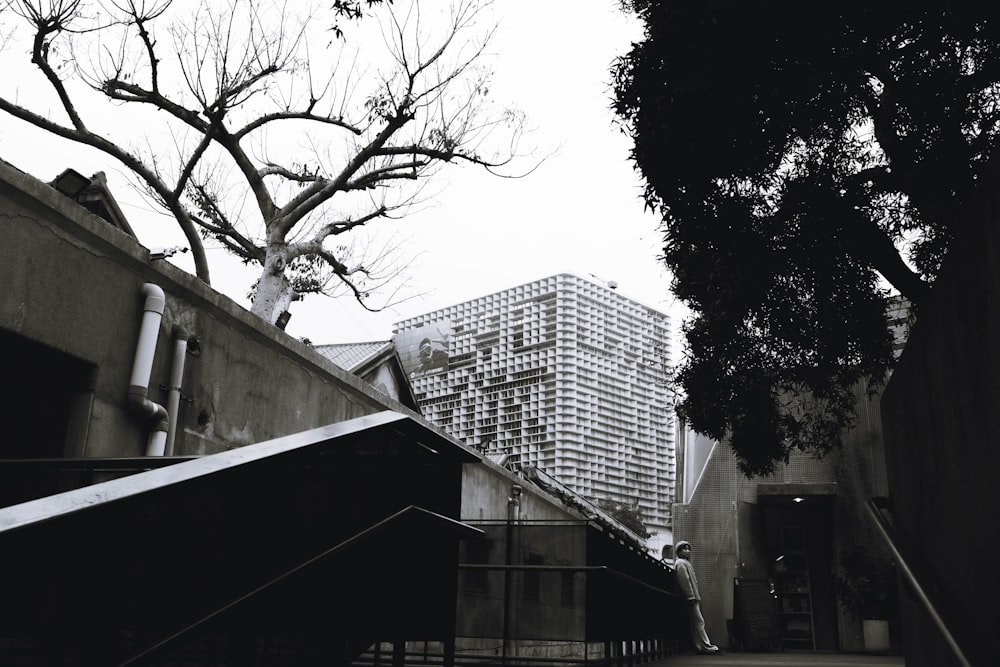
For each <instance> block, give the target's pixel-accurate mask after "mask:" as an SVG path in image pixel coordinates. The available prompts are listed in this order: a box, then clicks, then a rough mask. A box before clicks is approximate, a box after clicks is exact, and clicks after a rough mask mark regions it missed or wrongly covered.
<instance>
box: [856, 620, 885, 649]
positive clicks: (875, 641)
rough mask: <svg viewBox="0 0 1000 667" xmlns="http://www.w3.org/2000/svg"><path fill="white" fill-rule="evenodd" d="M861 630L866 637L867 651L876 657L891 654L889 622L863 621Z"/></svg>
mask: <svg viewBox="0 0 1000 667" xmlns="http://www.w3.org/2000/svg"><path fill="white" fill-rule="evenodd" d="M861 629H862V632H863V633H864V636H865V651H866V652H868V653H871V654H874V655H885V654H886V653H888V652H889V621H879V620H870V619H869V620H863V621H861Z"/></svg>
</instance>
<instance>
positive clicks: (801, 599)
mask: <svg viewBox="0 0 1000 667" xmlns="http://www.w3.org/2000/svg"><path fill="white" fill-rule="evenodd" d="M803 486H805V485H803ZM789 490H791V491H793V493H792V494H788V495H786V494H778V495H762V494H761V495H758V508H759V512H760V519H761V521H760V528H761V529H762V531H763V540H762V543H763V544H764V545H765V547H764V550H763V553H762V554H761V555H762V556H764V557H765V559H766V560H765V562H766V563H767V569H768V574H767V576H768V577H769V578H770V579H771V580H772V581H773V583H774V591H775V596H776V601H775V602H776V604H777V607H778V609H777V611H778V621H779V631H780V633H781V645H782V647H783V648H787V649H802V650H817V651H836V650H837V649H838V646H839V642H838V637H837V612H836V609H837V606H836V596H835V593H834V587H833V575H832V572H833V502H834V498H835V496H834V495H832V494H824V493H819V494H817V493H812V494H810V493H806V492H805V491H806V490H807V489H798V490H796V489H789ZM809 490H813V489H809ZM796 491H801V492H796Z"/></svg>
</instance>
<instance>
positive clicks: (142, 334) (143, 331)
mask: <svg viewBox="0 0 1000 667" xmlns="http://www.w3.org/2000/svg"><path fill="white" fill-rule="evenodd" d="M142 293H143V294H144V295H145V296H146V300H145V302H144V303H143V307H142V323H141V324H140V325H139V340H138V341H137V342H136V347H135V360H134V361H133V362H132V376H131V378H130V379H129V387H128V402H129V405H131V406H132V409H133V410H135V412H136V413H138V414H139V416H140V417H143V418H146V419H148V420H150V421H153V422H155V425H154V426H153V430H152V431H151V432H150V433H149V438H148V439H147V441H146V456H162V455H163V449H164V446H165V445H166V440H167V410H166V408H164V407H163V406H162V405H160V404H159V403H154V402H153V401H151V400H149V399H148V398H147V397H146V394H147V393H148V392H149V376H150V373H152V371H153V355H154V354H155V353H156V339H157V338H158V337H159V335H160V320H161V319H162V318H163V308H164V306H165V304H166V297H165V296H164V294H163V290H162V289H160V287H159V286H157V285H154V284H153V283H146V284H144V285H143V286H142Z"/></svg>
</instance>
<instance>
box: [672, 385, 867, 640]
mask: <svg viewBox="0 0 1000 667" xmlns="http://www.w3.org/2000/svg"><path fill="white" fill-rule="evenodd" d="M857 398H858V423H857V425H856V426H855V427H854V428H853V429H850V430H849V431H847V432H845V433H844V434H843V448H842V449H841V450H839V451H835V452H834V453H832V454H830V455H828V456H827V457H825V458H823V459H816V458H815V457H814V456H813V455H811V454H805V453H801V452H794V453H793V454H792V455H791V457H790V459H789V463H788V464H786V465H783V466H779V468H778V469H777V470H776V471H775V473H774V474H772V475H768V476H765V477H755V478H753V479H747V478H746V477H745V476H744V475H743V474H742V473H741V472H740V471H739V468H738V463H737V460H736V457H735V456H734V454H733V452H732V450H731V449H730V448H729V446H728V445H727V444H725V443H722V444H721V445H716V446H715V447H714V449H711V453H710V455H708V456H707V462H706V464H705V466H704V470H703V472H701V473H700V478H699V479H694V480H687V479H685V480H683V482H682V484H683V485H684V487H685V489H686V491H685V492H686V493H688V494H690V496H689V498H690V500H689V502H687V503H678V504H675V505H674V512H673V514H674V540H675V543H676V541H679V540H687V541H689V542H691V543H692V545H694V553H693V556H692V559H691V560H692V563H693V564H694V566H695V570H696V571H697V573H698V581H699V587H700V589H701V593H702V598H703V601H702V612H703V614H704V616H705V619H706V622H707V624H708V628H709V636H710V637H711V639H712V640H713V641H715V642H716V643H718V644H720V645H723V646H725V645H727V643H728V637H727V626H726V620H727V619H731V618H733V578H734V577H741V576H742V577H747V578H751V579H766V578H768V577H769V576H773V573H772V572H771V571H770V568H771V566H772V565H773V563H772V560H773V558H774V554H771V553H768V552H767V547H766V545H765V544H764V542H765V540H764V526H763V524H762V523H761V522H762V515H761V514H760V513H759V512H758V511H757V510H758V509H759V502H760V499H759V498H758V493H759V492H760V490H761V489H775V488H781V487H782V486H788V487H790V488H791V487H794V488H796V489H801V490H802V491H803V492H805V493H809V492H810V491H812V492H818V491H823V492H826V491H828V490H833V491H834V494H833V497H832V498H827V499H825V502H828V503H829V507H830V511H829V521H830V525H829V529H830V530H831V531H832V551H833V553H832V554H830V556H832V557H833V558H834V565H835V562H836V561H835V559H836V554H837V553H838V552H839V551H840V549H841V548H842V547H843V546H845V545H847V544H849V543H850V542H851V541H852V540H854V539H858V540H860V541H862V542H864V543H866V544H869V545H873V546H876V547H877V544H878V537H877V534H876V532H875V528H874V525H873V524H872V523H871V521H870V520H869V518H868V517H867V516H866V513H865V510H864V502H865V501H866V500H867V499H868V498H872V497H878V496H885V495H887V482H886V473H885V460H884V453H883V441H882V425H881V419H880V415H879V411H878V399H877V397H876V398H873V397H870V396H868V395H867V392H866V391H865V387H859V388H858V389H857ZM686 441H687V442H691V443H697V445H698V446H699V447H701V448H702V450H703V451H701V452H695V453H692V454H693V458H695V459H705V452H706V451H707V450H708V449H709V447H708V446H707V443H705V442H703V441H699V440H696V439H693V438H688V439H687V440H686ZM685 455H687V454H685ZM821 499H822V498H821V497H820V496H817V500H821ZM833 576H834V571H833V570H831V571H830V572H829V576H828V579H827V581H824V582H822V587H826V588H827V590H830V587H832V585H833ZM815 583H819V582H814V584H815ZM833 613H834V618H833V619H832V624H833V626H835V627H830V628H827V629H826V633H827V637H829V638H830V641H835V642H836V645H837V647H838V648H839V649H840V650H841V651H845V652H859V651H862V650H863V648H864V646H863V639H862V634H861V624H860V622H859V621H857V620H856V619H853V618H851V616H850V615H849V614H848V613H847V612H846V611H845V610H844V609H841V608H840V605H839V604H838V605H836V609H835V610H834V611H833ZM828 624H829V623H828ZM833 634H836V637H835V638H833V637H832V635H833Z"/></svg>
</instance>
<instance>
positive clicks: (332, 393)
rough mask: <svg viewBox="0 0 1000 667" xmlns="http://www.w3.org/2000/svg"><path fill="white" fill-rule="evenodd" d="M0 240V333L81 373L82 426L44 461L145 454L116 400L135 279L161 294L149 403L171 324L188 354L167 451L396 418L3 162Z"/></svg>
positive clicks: (133, 331)
mask: <svg viewBox="0 0 1000 667" xmlns="http://www.w3.org/2000/svg"><path fill="white" fill-rule="evenodd" d="M0 238H2V239H3V243H0V285H2V286H3V288H2V289H0V333H4V334H5V335H6V338H5V340H10V341H14V342H15V343H16V342H17V341H19V340H22V339H24V340H32V341H35V342H37V343H40V344H42V345H43V346H45V347H46V348H48V349H51V350H55V351H58V353H60V354H62V355H65V357H66V358H67V359H68V358H72V359H73V360H75V361H76V362H79V363H80V364H82V365H84V366H88V367H91V368H93V370H94V373H93V376H92V382H91V384H92V386H91V387H89V388H88V389H90V390H92V391H90V394H89V397H87V401H89V403H90V404H91V406H92V407H91V408H90V409H89V414H90V419H89V420H88V423H87V429H86V432H84V433H82V434H81V435H80V438H79V440H78V441H77V442H76V443H75V444H73V445H72V446H71V447H70V448H69V450H67V451H64V452H60V453H57V454H56V455H86V456H101V457H120V456H140V455H142V454H143V453H144V450H145V443H146V437H147V432H148V424H147V423H145V422H144V420H141V419H139V418H138V417H137V416H136V415H135V414H134V413H133V412H132V411H131V410H130V409H129V407H128V405H127V402H126V398H127V391H128V386H129V378H130V372H131V366H132V361H133V357H134V354H135V348H136V341H137V335H138V331H139V324H140V321H141V318H142V307H143V296H142V293H141V289H142V285H143V284H144V283H147V282H150V283H155V284H156V285H158V286H160V287H161V288H162V289H163V290H164V292H165V293H166V308H165V312H164V314H163V318H162V322H161V324H160V328H159V340H158V343H157V346H156V354H155V359H154V364H153V371H152V377H151V380H150V390H149V398H150V399H151V400H152V401H155V402H157V403H160V404H164V403H165V402H166V398H167V395H166V391H165V390H162V389H161V388H160V385H167V384H168V381H169V373H170V360H171V356H172V346H173V343H172V340H171V332H172V330H173V328H174V326H175V325H178V326H181V327H183V328H184V329H186V330H187V331H188V332H189V333H190V335H192V336H194V337H196V338H197V340H198V344H199V348H200V350H199V353H198V355H197V356H194V355H188V356H187V363H186V373H185V377H184V380H183V383H182V395H183V397H184V398H185V399H186V400H185V401H184V402H182V403H181V407H180V409H179V411H178V412H179V425H178V430H177V448H176V453H177V454H208V453H212V452H217V451H221V450H224V449H227V448H231V447H237V446H241V445H246V444H249V443H254V442H259V441H262V440H267V439H269V438H273V437H276V436H281V435H285V434H289V433H293V432H297V431H302V430H305V429H309V428H313V427H316V426H320V425H323V424H328V423H332V422H337V421H341V420H344V419H349V418H352V417H356V416H360V415H364V414H370V413H372V412H377V411H380V410H384V409H394V410H400V411H404V412H405V411H406V409H405V408H404V407H403V406H402V405H400V404H399V403H397V402H396V401H394V400H392V399H390V398H388V397H387V396H385V395H384V394H382V393H381V392H378V391H376V390H374V389H373V388H372V387H371V386H369V385H368V384H366V383H365V382H363V381H361V380H360V379H358V378H356V377H355V376H353V375H351V374H349V373H347V372H346V371H343V370H341V369H339V368H337V367H336V366H335V365H334V364H333V363H332V362H330V361H329V360H327V359H326V358H325V357H323V356H322V355H320V354H318V353H316V352H315V351H313V350H312V349H311V348H310V347H308V346H307V345H305V344H303V343H301V342H300V341H297V340H295V339H293V338H292V337H290V336H288V335H286V334H285V333H284V332H283V331H281V330H279V329H278V328H277V327H274V326H272V325H269V324H266V323H264V322H262V321H261V320H259V319H258V318H257V317H255V316H253V315H251V314H250V313H249V312H247V311H246V310H244V309H243V308H241V307H240V306H238V305H237V304H235V303H234V302H232V301H231V300H229V299H228V298H226V297H224V296H222V295H220V294H218V293H216V292H214V291H212V290H211V289H209V288H208V287H207V286H206V285H204V284H203V283H202V282H201V281H199V280H197V279H196V278H195V277H193V276H191V275H189V274H187V273H185V272H183V271H180V270H179V269H177V268H176V267H173V266H171V265H169V264H167V263H166V262H163V261H155V262H153V261H150V260H149V256H148V251H147V250H146V248H144V247H142V246H141V245H139V244H138V243H137V242H136V241H135V240H134V239H133V238H132V237H130V236H128V235H126V234H124V233H122V232H120V231H119V230H117V229H115V228H113V227H112V226H111V225H109V224H108V223H106V222H105V221H103V220H102V219H100V218H98V217H97V216H95V215H92V214H90V213H89V212H87V211H86V210H85V209H84V208H83V207H81V206H79V205H77V204H76V203H74V202H73V201H71V200H70V199H68V198H67V197H65V196H63V195H62V194H60V193H59V192H57V191H55V190H54V189H52V188H50V187H49V186H47V185H45V184H44V183H42V182H40V181H38V180H37V179H35V178H33V177H31V176H27V175H25V174H23V173H21V172H20V171H18V170H16V169H14V168H13V167H11V166H10V165H7V164H6V163H2V162H0ZM13 347H14V348H15V349H11V348H10V347H8V348H7V349H4V350H0V359H4V363H5V366H6V367H7V368H11V367H12V366H13V367H17V368H19V370H20V371H21V372H20V373H18V374H17V375H19V376H21V377H22V378H23V377H24V376H26V375H27V376H30V375H31V374H32V369H31V368H20V367H19V366H17V364H19V363H20V362H19V360H18V358H17V355H18V354H19V351H18V350H17V349H16V348H17V345H16V344H15V345H14V346H13ZM8 379H10V378H8ZM36 384H39V385H44V380H43V381H41V382H39V383H36ZM8 386H10V387H11V388H12V390H13V387H14V385H8ZM2 409H3V408H0V410H2ZM4 417H6V418H7V419H12V420H17V419H18V415H16V414H11V415H7V414H4ZM7 419H5V421H7ZM8 423H9V422H8ZM29 454H30V452H29Z"/></svg>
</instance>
